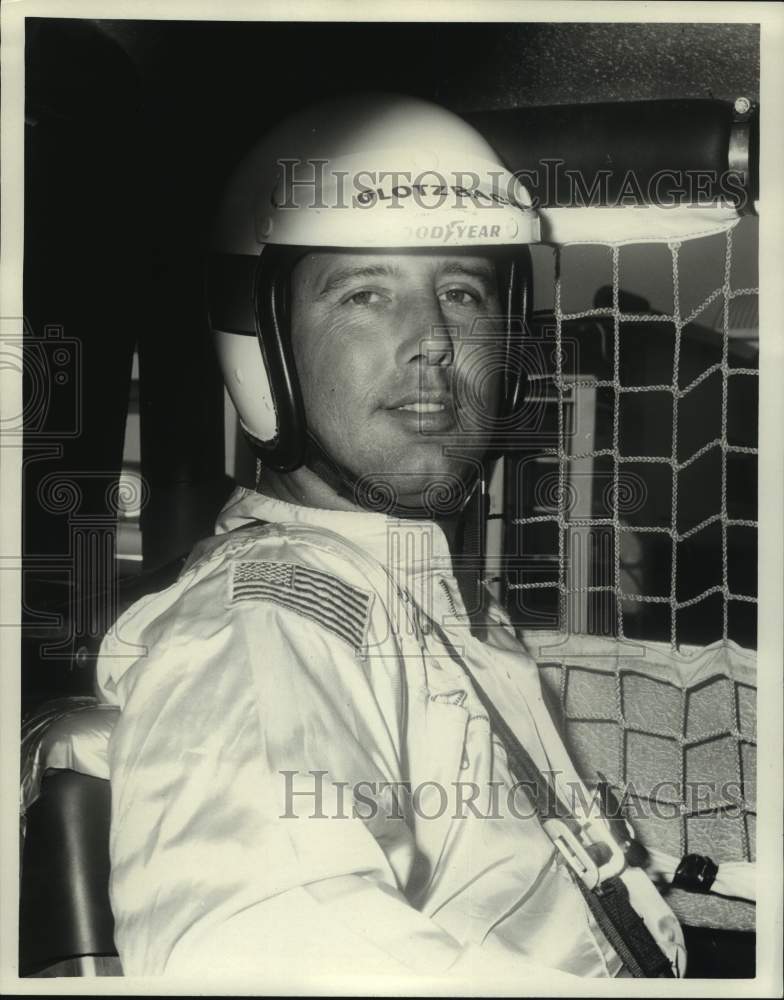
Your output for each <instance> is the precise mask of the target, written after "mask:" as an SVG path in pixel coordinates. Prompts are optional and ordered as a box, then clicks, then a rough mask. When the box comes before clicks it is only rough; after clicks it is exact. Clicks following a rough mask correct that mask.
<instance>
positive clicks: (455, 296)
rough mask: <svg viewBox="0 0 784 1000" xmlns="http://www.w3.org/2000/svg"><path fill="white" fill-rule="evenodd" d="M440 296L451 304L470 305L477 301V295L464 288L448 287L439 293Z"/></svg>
mask: <svg viewBox="0 0 784 1000" xmlns="http://www.w3.org/2000/svg"><path fill="white" fill-rule="evenodd" d="M441 298H442V299H443V300H444V301H445V302H446V303H447V304H449V305H452V306H471V305H474V304H476V303H477V302H479V295H478V294H477V293H476V292H469V291H468V290H467V289H465V288H448V289H447V290H446V291H445V292H442V293H441Z"/></svg>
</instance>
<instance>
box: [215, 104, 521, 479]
mask: <svg viewBox="0 0 784 1000" xmlns="http://www.w3.org/2000/svg"><path fill="white" fill-rule="evenodd" d="M538 240H539V219H538V217H537V215H536V213H535V212H534V211H533V209H532V207H531V199H530V196H529V194H528V192H527V191H526V189H525V188H524V187H523V186H522V185H521V184H520V183H519V181H518V180H517V179H516V178H515V177H514V176H513V175H512V174H510V173H509V171H508V170H507V169H506V168H505V167H504V165H503V164H501V163H500V162H499V160H498V157H497V155H496V154H495V152H494V151H493V149H492V148H491V147H490V146H489V145H488V144H487V142H486V141H485V140H484V139H483V138H482V137H481V135H480V134H479V133H478V132H477V131H476V130H475V129H474V128H472V127H471V126H470V125H468V124H466V122H464V121H463V120H462V119H461V118H459V117H458V116H457V115H455V114H452V113H451V112H449V111H447V110H445V109H444V108H441V107H438V106H437V105H434V104H430V103H428V102H426V101H423V100H419V99H416V98H412V97H403V96H398V95H390V94H367V95H363V96H361V97H350V98H340V99H335V100H332V101H328V102H324V103H322V104H318V105H315V106H313V107H310V108H308V109H306V110H304V111H302V112H300V113H298V114H296V115H294V116H292V117H290V118H287V119H286V120H285V121H284V122H282V123H281V124H279V125H278V126H277V127H276V128H275V129H274V130H273V131H271V132H270V133H269V134H268V135H267V136H266V137H265V138H263V139H262V140H261V141H260V142H259V143H257V145H256V146H254V147H253V149H251V150H250V152H249V153H248V154H247V155H246V156H245V157H244V159H243V160H242V161H241V162H240V164H239V165H238V167H237V168H236V170H235V171H234V173H233V175H232V176H231V178H230V180H229V183H228V185H227V187H226V190H225V193H224V196H223V199H222V201H221V204H220V208H219V212H218V217H217V223H216V226H215V231H214V236H213V242H212V253H211V255H210V260H209V266H208V281H207V300H208V309H209V320H210V326H211V329H212V331H213V333H214V336H215V342H216V348H217V352H218V357H219V360H220V363H221V366H222V369H223V375H224V379H225V382H226V386H227V388H228V391H229V394H230V396H231V399H232V401H233V403H234V405H235V407H236V409H237V411H238V413H239V418H240V423H241V426H242V428H243V430H244V431H245V433H246V435H247V437H248V438H249V439H250V441H251V443H252V444H253V445H254V447H255V449H256V451H257V453H258V454H259V456H260V457H261V458H262V460H263V462H264V463H265V464H266V465H268V466H270V467H272V468H276V469H279V470H291V469H295V468H297V467H298V466H299V465H301V464H302V463H303V462H304V461H305V460H306V453H307V451H308V445H309V441H311V438H309V435H308V431H307V427H306V420H305V414H304V410H303V405H302V399H301V395H300V390H299V384H298V380H297V373H296V367H295V365H294V359H293V357H292V352H291V345H290V338H289V329H288V314H289V277H290V273H291V270H292V268H293V266H294V264H295V263H296V261H297V260H298V259H299V258H300V257H301V256H303V255H304V254H305V253H307V252H308V251H309V250H312V249H317V248H321V249H336V248H345V249H351V250H354V251H357V250H379V249H385V248H386V249H389V250H390V251H394V252H400V251H401V250H403V251H405V250H418V251H423V250H424V251H427V250H429V249H432V250H434V251H435V250H441V251H448V250H451V249H455V248H468V247H473V248H476V249H477V251H478V252H490V253H492V254H493V255H497V258H498V260H497V270H498V277H499V292H500V301H502V302H503V303H504V307H505V310H506V313H507V333H506V336H507V345H508V351H509V357H510V358H511V356H512V353H513V350H512V349H513V343H512V342H513V340H514V339H515V338H519V337H520V336H521V335H522V332H523V329H522V322H521V317H524V316H525V315H526V309H527V305H526V297H527V291H528V287H529V274H530V257H529V254H528V250H527V245H528V244H530V243H535V242H538ZM504 248H505V249H504ZM518 353H519V352H518ZM508 369H509V370H508V371H507V373H506V385H505V392H506V399H505V401H504V405H503V406H502V413H509V412H511V410H512V409H513V408H514V407H515V406H516V405H517V403H518V400H519V399H520V398H521V385H522V380H523V379H524V373H523V371H522V366H521V365H520V364H514V363H513V362H511V361H510V364H509V366H508ZM311 443H312V441H311Z"/></svg>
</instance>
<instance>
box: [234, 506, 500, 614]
mask: <svg viewBox="0 0 784 1000" xmlns="http://www.w3.org/2000/svg"><path fill="white" fill-rule="evenodd" d="M254 521H266V522H268V523H271V524H306V525H310V526H312V527H316V528H324V529H326V530H328V531H332V532H334V533H335V534H338V535H340V536H342V537H343V538H347V539H350V540H351V542H352V543H353V544H354V545H356V546H358V547H359V548H361V549H362V550H363V551H364V552H366V553H367V554H368V555H370V556H371V557H372V558H374V559H375V560H376V561H377V562H379V563H380V564H381V565H382V566H383V567H384V568H385V569H386V570H387V572H388V573H390V575H391V576H392V577H393V579H395V582H396V583H398V584H399V585H400V586H401V587H402V588H403V589H404V590H406V591H408V592H409V593H411V594H412V596H413V597H414V599H415V600H416V601H417V603H418V604H419V605H420V607H422V608H424V609H425V610H426V611H427V612H428V613H429V614H436V615H438V616H439V617H440V618H443V617H444V616H449V617H451V618H453V619H462V620H464V621H466V622H468V619H469V615H468V611H467V610H466V607H465V604H464V602H463V598H462V596H461V593H460V588H459V585H458V582H457V579H456V577H455V573H454V567H453V562H452V554H451V552H450V549H449V543H448V542H447V538H446V535H445V533H444V531H443V529H442V528H441V527H440V526H439V525H438V524H437V523H436V522H435V521H429V520H420V519H416V520H414V519H402V518H395V517H390V516H389V515H387V514H381V513H373V512H369V511H344V510H324V509H320V508H314V507H303V506H300V505H299V504H293V503H288V502H286V501H284V500H276V499H273V498H272V497H268V496H266V495H264V494H263V493H257V492H255V491H254V490H251V489H247V488H245V487H238V488H237V489H236V490H235V491H234V493H233V494H232V495H231V497H230V498H229V499H228V501H227V502H226V504H225V505H224V507H223V510H222V511H221V512H220V514H219V515H218V518H217V521H216V523H215V533H216V535H221V534H225V533H227V532H230V531H235V530H237V529H238V528H245V527H248V526H249V525H250V524H252V523H253V522H254ZM488 614H489V616H490V617H491V618H492V619H494V620H495V622H496V623H497V624H506V625H508V624H509V623H508V619H507V618H506V616H505V614H504V612H503V611H502V610H501V608H500V607H499V606H497V605H496V604H495V603H493V605H492V607H491V608H490V609H489V611H488Z"/></svg>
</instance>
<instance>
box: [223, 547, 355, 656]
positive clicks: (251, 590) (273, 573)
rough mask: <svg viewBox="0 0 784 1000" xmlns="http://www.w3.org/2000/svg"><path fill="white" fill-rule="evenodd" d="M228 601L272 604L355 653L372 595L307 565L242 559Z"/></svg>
mask: <svg viewBox="0 0 784 1000" xmlns="http://www.w3.org/2000/svg"><path fill="white" fill-rule="evenodd" d="M231 601H232V604H235V603H237V602H238V601H272V602H273V603H274V604H279V605H280V606H281V607H284V608H289V609H290V610H291V611H295V612H296V613H297V614H300V615H303V616H304V617H305V618H310V619H311V620H312V621H314V622H316V624H318V625H322V626H323V627H324V628H327V629H329V630H330V632H333V633H334V634H335V635H336V636H338V638H340V639H342V640H343V641H344V642H347V643H348V644H349V646H350V647H351V648H352V649H353V650H355V651H359V650H360V649H361V647H362V646H364V645H365V642H366V639H367V628H368V622H369V621H370V606H371V604H372V602H373V596H372V594H371V593H370V591H366V590H360V589H359V588H358V587H354V586H352V585H351V584H350V583H346V582H345V580H341V579H340V578H339V577H337V576H332V574H331V573H324V572H322V571H321V570H317V569H311V568H310V567H308V566H300V565H298V564H296V563H286V562H271V561H265V560H260V559H245V560H238V561H237V562H236V563H234V568H233V572H232V581H231Z"/></svg>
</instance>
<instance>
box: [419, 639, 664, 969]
mask: <svg viewBox="0 0 784 1000" xmlns="http://www.w3.org/2000/svg"><path fill="white" fill-rule="evenodd" d="M436 628H438V626H436ZM438 630H439V631H440V629H438ZM460 662H461V664H462V667H463V669H464V670H465V672H466V673H467V675H468V677H469V679H470V681H471V683H472V685H473V687H474V690H475V691H476V694H477V696H478V698H479V700H480V701H481V703H482V705H483V707H484V709H485V711H486V712H487V715H488V718H489V720H490V726H491V728H492V730H493V732H494V733H495V735H496V736H497V737H498V739H499V740H500V741H501V743H502V745H503V747H504V749H505V750H506V754H507V758H508V761H509V769H510V771H511V772H512V776H513V778H514V779H515V781H516V782H518V783H519V784H521V785H522V786H523V787H524V788H525V791H526V792H527V793H529V794H530V796H531V801H532V804H533V805H534V808H535V809H536V811H537V812H538V814H539V818H540V819H541V821H542V825H543V826H544V829H545V831H546V832H547V834H548V835H549V836H550V838H551V839H552V841H553V843H554V844H555V846H556V848H557V849H558V851H559V852H560V853H561V855H562V856H563V858H564V859H565V861H566V862H567V864H568V866H569V870H570V871H571V873H572V877H573V879H574V881H575V883H576V884H577V886H578V888H579V889H580V891H581V892H582V895H583V899H584V900H585V902H586V904H587V905H588V907H589V909H590V911H591V913H592V914H593V917H594V919H595V920H596V922H597V924H598V925H599V927H600V928H601V930H602V932H603V933H604V935H605V936H606V938H607V940H608V941H609V942H610V944H611V945H612V946H613V948H615V950H616V952H617V953H618V956H619V957H620V959H621V961H622V962H623V964H624V966H625V968H626V971H627V972H628V973H629V975H630V976H633V977H637V978H644V979H654V978H673V976H674V974H673V970H672V966H671V964H670V960H669V959H668V958H667V956H666V955H665V954H664V952H663V951H662V950H661V948H660V947H659V945H658V944H657V943H656V940H655V939H654V937H653V935H652V934H651V932H650V931H649V930H648V928H647V927H646V926H645V923H644V921H643V919H642V917H640V915H639V914H638V913H637V911H636V910H635V909H634V907H633V906H632V904H631V902H630V900H629V891H628V889H627V888H626V886H625V885H624V883H623V881H622V879H621V878H620V873H621V872H622V871H623V869H624V868H625V867H626V864H627V863H632V860H633V856H634V854H635V852H636V851H637V850H639V845H638V844H637V843H636V842H635V841H634V839H633V836H631V835H630V834H629V832H628V830H629V828H628V826H627V824H626V823H625V822H624V821H623V820H620V824H619V825H620V826H621V827H623V831H620V830H619V831H618V832H616V831H615V830H613V827H612V825H611V824H612V822H613V821H612V820H608V821H607V822H601V823H592V822H590V821H589V822H588V823H585V822H582V821H580V820H579V819H578V818H577V817H575V816H574V814H573V813H572V812H571V811H570V810H569V809H568V808H567V807H566V805H565V804H564V803H563V801H562V800H561V799H560V798H559V797H558V795H557V793H556V790H555V788H554V787H553V785H552V783H551V782H550V781H549V780H548V779H547V778H546V777H545V775H544V774H542V772H541V771H540V769H539V768H538V767H537V765H536V764H535V763H534V761H533V760H532V758H531V755H530V754H529V753H528V751H527V750H526V749H525V747H524V746H523V745H522V743H520V741H519V740H518V738H517V737H516V736H515V734H514V732H513V731H512V729H511V728H510V727H509V725H508V724H507V722H506V720H505V719H504V717H503V716H502V715H501V713H500V712H499V711H498V709H497V708H496V707H495V705H494V704H493V702H492V701H491V700H490V698H489V697H488V695H487V693H486V692H485V691H484V690H483V688H482V686H481V685H480V684H479V682H478V681H477V679H476V677H475V676H474V674H473V673H472V672H471V670H470V668H469V667H468V665H467V664H466V663H465V662H464V661H463V659H462V657H461V658H460Z"/></svg>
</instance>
